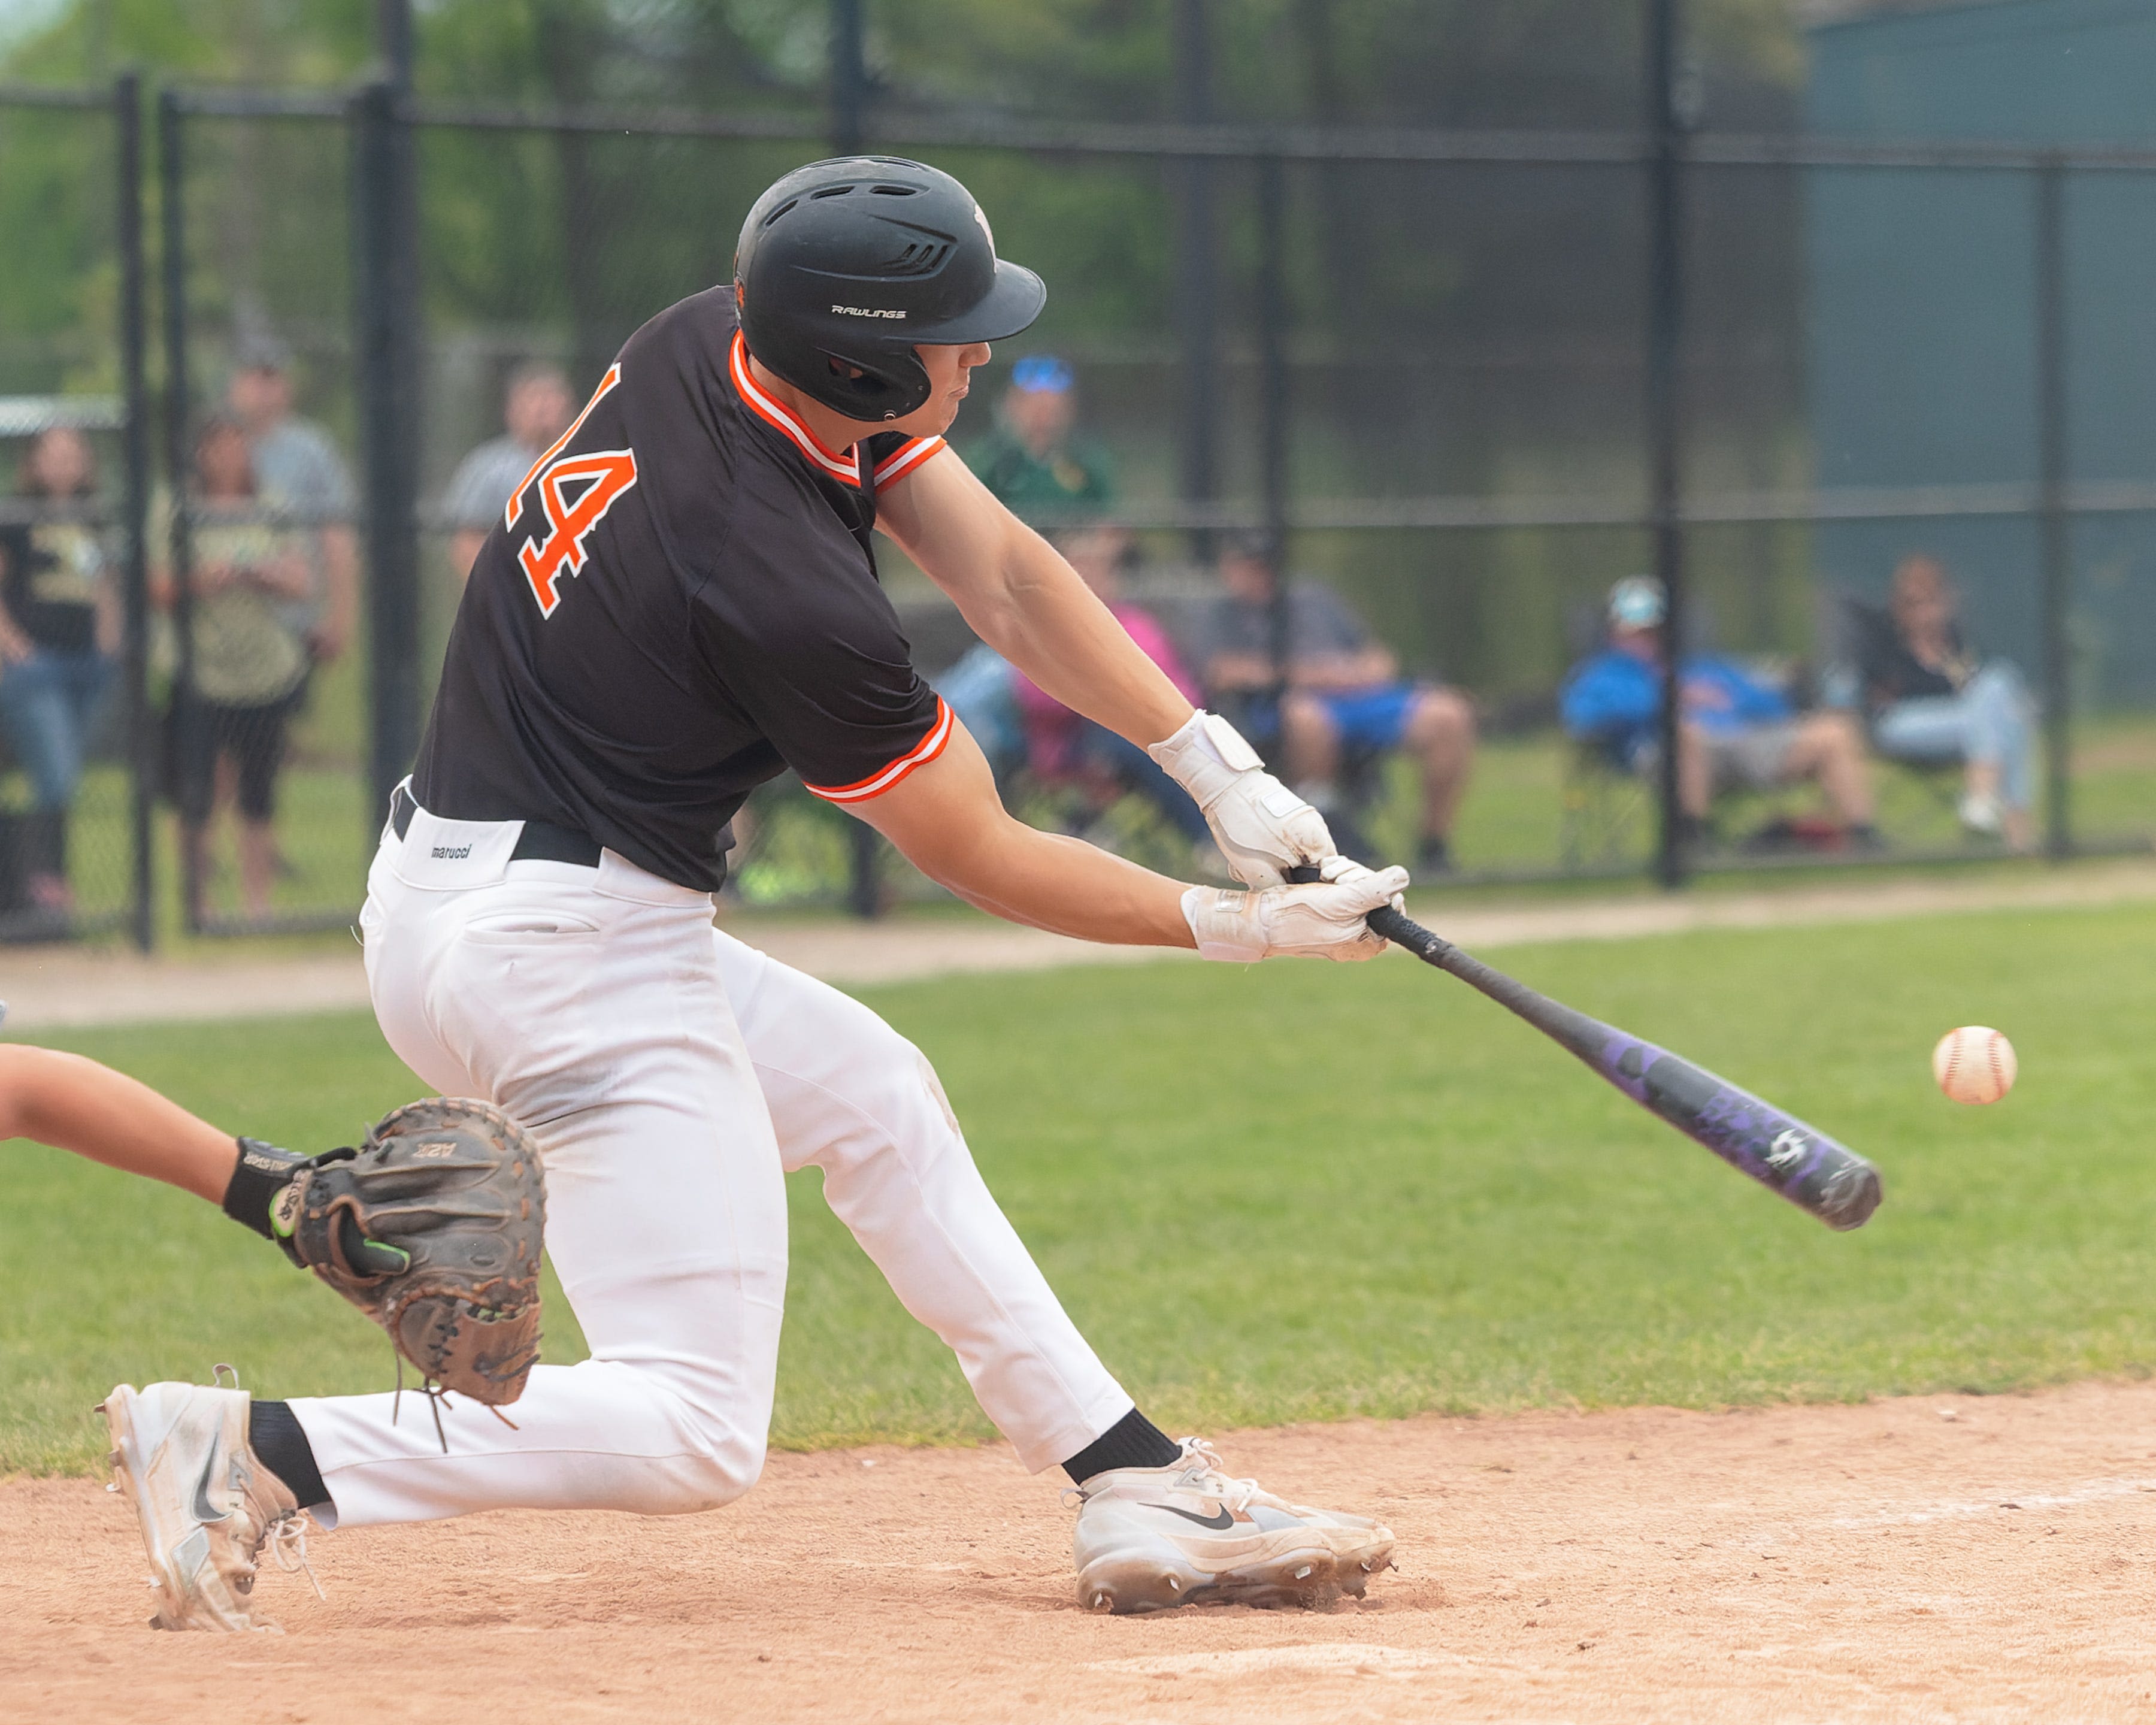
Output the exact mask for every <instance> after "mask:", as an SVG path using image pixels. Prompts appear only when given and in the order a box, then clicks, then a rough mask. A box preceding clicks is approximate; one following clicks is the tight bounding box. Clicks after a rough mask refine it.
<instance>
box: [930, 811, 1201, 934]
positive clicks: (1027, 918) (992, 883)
mask: <svg viewBox="0 0 2156 1725" xmlns="http://www.w3.org/2000/svg"><path fill="white" fill-rule="evenodd" d="M1011 827H1012V829H1013V830H1012V831H1011V832H1010V833H1009V834H1008V835H1006V836H1005V837H1004V839H1003V840H1002V842H1001V843H999V844H998V845H995V846H993V848H991V849H989V850H988V851H987V852H986V853H985V854H980V855H975V856H973V857H971V858H968V859H967V860H966V861H965V862H964V863H963V864H962V865H959V866H957V867H956V868H955V869H953V870H952V872H951V874H950V875H949V877H948V878H945V879H942V880H941V884H942V885H943V886H947V887H948V888H949V889H950V890H951V891H952V892H955V893H956V894H957V896H959V897H960V898H962V899H964V900H965V901H966V902H967V903H968V904H970V905H972V906H974V908H976V909H977V910H983V911H988V913H989V915H991V916H1000V917H1002V918H1003V919H1004V921H1005V922H1019V923H1023V924H1024V925H1025V926H1026V927H1029V928H1045V929H1046V930H1048V931H1049V932H1050V933H1052V934H1067V935H1070V936H1072V937H1075V938H1076V939H1079V940H1087V941H1097V942H1101V944H1102V945H1104V946H1117V947H1191V946H1193V945H1194V944H1195V942H1194V941H1193V937H1192V935H1191V932H1190V923H1189V921H1188V918H1186V917H1185V916H1184V915H1183V893H1184V891H1185V890H1186V886H1185V883H1184V882H1183V881H1180V880H1169V879H1168V877H1167V876H1166V875H1156V874H1154V873H1153V872H1152V870H1150V869H1144V868H1140V867H1139V866H1138V865H1137V864H1136V863H1133V862H1130V861H1127V860H1125V859H1124V858H1122V857H1120V856H1116V855H1111V853H1109V852H1107V851H1105V850H1100V849H1098V848H1097V847H1096V846H1094V845H1088V844H1086V842H1085V841H1084V840H1083V839H1067V838H1065V837H1063V836H1062V835H1060V834H1055V833H1043V832H1038V831H1036V830H1034V829H1033V828H1031V827H1029V826H1026V825H1024V824H1022V823H1020V822H1018V821H1013V822H1011Z"/></svg>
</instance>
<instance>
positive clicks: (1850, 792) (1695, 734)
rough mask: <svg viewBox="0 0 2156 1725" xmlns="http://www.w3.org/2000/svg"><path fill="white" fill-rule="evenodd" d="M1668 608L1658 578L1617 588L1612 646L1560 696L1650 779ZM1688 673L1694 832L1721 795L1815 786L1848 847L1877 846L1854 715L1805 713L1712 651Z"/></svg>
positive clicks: (1588, 734)
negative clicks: (1845, 834)
mask: <svg viewBox="0 0 2156 1725" xmlns="http://www.w3.org/2000/svg"><path fill="white" fill-rule="evenodd" d="M1665 611H1666V606H1665V603H1664V600H1663V597H1662V588H1661V583H1660V582H1658V581H1655V580H1652V579H1650V578H1648V577H1646V576H1644V575H1635V576H1632V577H1630V578H1628V579H1626V580H1624V581H1620V582H1619V583H1617V585H1616V586H1615V587H1614V588H1612V589H1611V590H1610V594H1609V644H1608V645H1607V646H1606V647H1604V649H1602V650H1601V651H1600V652H1599V653H1597V654H1595V655H1594V656H1593V657H1592V658H1589V659H1588V660H1585V661H1584V662H1583V663H1582V664H1580V665H1577V666H1575V667H1574V668H1573V672H1572V675H1570V676H1568V677H1567V678H1566V679H1565V680H1564V686H1563V689H1562V690H1561V691H1559V693H1558V713H1559V716H1561V717H1562V718H1563V721H1564V728H1565V731H1566V732H1567V733H1568V735H1570V736H1572V737H1574V738H1577V739H1578V740H1579V741H1581V742H1591V743H1594V744H1595V745H1596V746H1597V747H1599V748H1601V749H1602V751H1603V752H1604V753H1605V754H1607V755H1608V756H1609V758H1610V760H1611V761H1612V762H1614V763H1615V764H1617V765H1618V766H1620V767H1622V768H1625V769H1626V770H1628V771H1630V772H1634V773H1649V772H1651V771H1652V770H1653V769H1654V768H1655V763H1656V762H1657V760H1658V759H1659V757H1660V749H1661V715H1662V624H1663V621H1664V616H1665ZM1681 673H1682V679H1681V686H1682V689H1683V691H1684V693H1683V698H1684V713H1683V716H1682V717H1681V720H1680V721H1679V724H1678V729H1677V797H1678V801H1679V803H1680V806H1681V809H1682V811H1683V814H1684V818H1685V821H1686V829H1687V836H1690V837H1694V838H1697V837H1702V836H1705V834H1706V833H1707V809H1708V806H1709V804H1710V803H1712V799H1713V798H1714V795H1715V793H1717V791H1725V790H1734V789H1739V788H1742V789H1746V790H1768V789H1772V788H1775V787H1777V786H1779V785H1787V784H1797V783H1804V782H1806V781H1816V782H1817V783H1818V785H1819V787H1820V790H1821V791H1822V792H1823V793H1825V797H1826V800H1827V803H1828V805H1829V806H1830V808H1831V809H1833V811H1834V814H1835V819H1837V820H1839V821H1840V823H1841V824H1842V825H1843V826H1844V827H1845V829H1847V831H1848V834H1849V837H1850V839H1851V841H1852V842H1853V843H1854V844H1856V845H1857V846H1858V847H1860V848H1861V849H1866V850H1872V849H1876V848H1878V847H1879V845H1880V843H1881V841H1880V838H1879V832H1878V829H1877V828H1876V827H1875V826H1874V825H1873V824H1872V819H1871V816H1872V800H1871V772H1870V768H1869V767H1868V765H1867V763H1866V759H1865V754H1864V733H1863V732H1862V731H1861V729H1860V728H1859V727H1858V726H1857V725H1856V722H1855V721H1853V720H1852V719H1851V717H1850V716H1849V715H1848V714H1846V713H1842V712H1814V713H1799V712H1798V711H1796V709H1795V708H1794V707H1793V706H1790V704H1789V699H1788V697H1787V696H1784V694H1783V693H1782V692H1781V691H1779V689H1776V688H1774V686H1772V685H1769V684H1767V683H1764V682H1762V681H1761V680H1759V679H1758V677H1756V676H1754V675H1752V674H1751V673H1750V672H1749V671H1748V670H1745V669H1744V667H1743V665H1738V664H1737V663H1736V662H1735V661H1734V660H1727V659H1721V658H1717V657H1715V656H1714V655H1710V654H1696V655H1691V656H1690V657H1688V658H1686V660H1684V662H1683V664H1682V665H1681Z"/></svg>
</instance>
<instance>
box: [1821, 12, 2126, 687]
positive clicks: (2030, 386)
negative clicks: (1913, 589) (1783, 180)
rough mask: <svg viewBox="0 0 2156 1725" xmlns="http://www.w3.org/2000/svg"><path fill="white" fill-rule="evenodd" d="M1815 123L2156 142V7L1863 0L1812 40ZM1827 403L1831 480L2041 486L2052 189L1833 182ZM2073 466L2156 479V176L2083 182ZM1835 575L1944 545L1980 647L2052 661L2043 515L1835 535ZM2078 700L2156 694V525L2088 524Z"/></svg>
mask: <svg viewBox="0 0 2156 1725" xmlns="http://www.w3.org/2000/svg"><path fill="white" fill-rule="evenodd" d="M1810 39H1811V49H1812V73H1811V80H1810V85H1809V92H1808V99H1807V116H1806V117H1807V120H1808V122H1809V126H1811V128H1812V129H1813V130H1814V131H1816V132H1820V133H1823V134H1826V135H1830V136H1837V137H1847V138H1866V139H1876V140H1890V139H1891V140H1902V141H1908V140H1930V141H1993V142H2024V143H2033V144H2038V145H2057V146H2074V145H2093V146H2122V145H2132V146H2144V147H2156V0H1990V3H1974V4H1967V3H1965V4H1958V5H1923V4H1910V3H1907V0H1903V3H1901V4H1897V5H1892V6H1886V5H1869V6H1864V5H1858V6H1850V7H1845V8H1839V9H1838V11H1837V13H1835V15H1834V16H1833V17H1831V18H1829V19H1828V20H1827V21H1824V22H1820V23H1815V25H1814V27H1813V28H1812V30H1811V33H1810ZM1808 189H1809V198H1808V200H1807V201H1808V205H1809V209H1808V216H1809V236H1808V246H1809V260H1810V283H1809V290H1810V318H1811V343H1810V352H1811V362H1810V393H1811V396H1810V413H1811V421H1812V429H1813V433H1814V442H1815V450H1816V459H1817V463H1818V477H1819V482H1820V485H1822V486H1824V487H1829V488H1838V487H1843V486H1908V485H2005V486H2013V485H2033V484H2034V482H2035V480H2036V478H2037V475H2038V459H2039V450H2038V424H2037V417H2036V398H2037V382H2038V378H2037V368H2036V355H2037V337H2036V295H2037V280H2038V278H2037V273H2036V256H2037V247H2036V239H2037V217H2036V210H2037V196H2036V186H2035V176H2034V175H2033V174H2031V173H2029V172H2020V171H1984V170H1969V169H1954V170H1938V169H1932V170H1914V169H1912V170H1906V171H1905V170H1901V169H1886V168H1847V169H1818V170H1814V171H1812V172H1811V173H1810V176H1809V188H1808ZM2063 214H2064V245H2063V254H2064V265H2065V276H2064V282H2065V288H2066V295H2065V298H2066V356H2067V357H2066V393H2067V400H2068V411H2067V415H2066V434H2067V460H2068V471H2069V475H2070V476H2071V479H2072V480H2075V481H2076V482H2089V481H2112V480H2124V481H2134V482H2139V483H2142V484H2147V483H2149V482H2151V481H2156V172H2130V173H2129V172H2076V173H2072V174H2070V175H2068V176H2067V177H2066V180H2065V183H2064V196H2063ZM1813 543H1814V556H1815V563H1816V567H1817V569H1818V572H1819V576H1820V579H1821V580H1822V581H1823V582H1825V583H1829V584H1830V585H1833V586H1837V587H1841V588H1850V589H1852V590H1855V591H1857V592H1860V593H1879V592H1881V590H1883V588H1884V587H1885V585H1886V579H1887V577H1888V574H1889V573H1890V572H1891V571H1892V567H1893V565H1894V563H1895V562H1896V561H1897V558H1899V557H1901V556H1902V555H1903V554H1905V553H1906V552H1911V551H1917V550H1925V551H1932V552H1937V553H1938V555H1940V556H1941V557H1943V558H1944V559H1945V560H1946V561H1947V562H1948V566H1949V567H1951V568H1952V569H1953V571H1954V572H1955V574H1956V576H1957V578H1958V579H1959V581H1960V582H1961V584H1962V586H1963V591H1964V593H1966V595H1967V597H1968V600H1969V621H1970V624H1971V625H1972V632H1973V634H1974V636H1975V638H1976V640H1977V644H1979V646H1981V647H1983V648H1984V649H1986V650H1987V651H1990V652H1995V653H2001V654H2005V655H2007V656H2010V657H2012V658H2015V659H2016V660H2019V661H2020V664H2021V665H2022V668H2023V669H2024V670H2025V671H2027V672H2029V673H2030V675H2031V676H2032V678H2033V677H2034V676H2035V675H2037V674H2038V673H2039V671H2040V651H2039V642H2040V617H2039V611H2038V603H2037V591H2038V578H2039V557H2040V533H2039V526H2038V523H2037V522H2036V521H2035V520H2034V519H2033V518H2031V517H2030V516H2026V515H2019V516H2015V515H2005V516H1989V517H1979V518H1974V519H1972V518H1963V519H1959V520H1936V519H1935V520H1917V521H1876V522H1872V521H1865V522H1832V523H1822V524H1821V525H1820V526H1819V527H1817V528H1816V529H1815V535H1814V541H1813ZM2073 565H2074V583H2075V605H2074V610H2073V614H2072V623H2071V639H2072V642H2073V652H2074V660H2075V667H2074V677H2075V685H2076V694H2077V696H2080V697H2081V698H2082V699H2086V700H2090V701H2097V702H2100V703H2102V704H2104V705H2121V704H2128V703H2131V704H2135V705H2139V704H2146V703H2156V514H2149V513H2138V514H2123V515H2103V516H2083V517H2082V518H2081V519H2080V520H2079V521H2077V522H2076V526H2075V528H2074V557H2073Z"/></svg>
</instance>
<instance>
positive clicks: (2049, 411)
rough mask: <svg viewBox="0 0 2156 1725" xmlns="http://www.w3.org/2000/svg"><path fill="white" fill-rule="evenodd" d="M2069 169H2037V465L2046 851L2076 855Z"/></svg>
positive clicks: (2053, 162) (2054, 165) (2050, 161)
mask: <svg viewBox="0 0 2156 1725" xmlns="http://www.w3.org/2000/svg"><path fill="white" fill-rule="evenodd" d="M2066 437H2067V426H2066V168H2065V167H2064V165H2063V164H2062V163H2061V162H2059V161H2058V160H2057V159H2056V157H2049V158H2046V160H2045V162H2043V163H2042V164H2041V165H2040V167H2038V168H2037V170H2036V461H2037V487H2038V493H2039V497H2038V508H2039V511H2040V518H2041V525H2042V531H2043V565H2042V567H2043V575H2042V588H2041V594H2042V603H2043V608H2044V624H2043V644H2044V766H2045V773H2044V778H2045V784H2044V827H2045V833H2044V850H2045V854H2046V855H2048V856H2049V857H2050V858H2051V860H2052V861H2054V862H2063V861H2065V860H2066V858H2067V857H2069V856H2071V855H2072V854H2073V849H2074V837H2073V817H2072V805H2071V790H2072V780H2071V767H2072V751H2073V712H2074V691H2073V667H2072V665H2071V660H2070V658H2069V653H2068V647H2069V643H2068V640H2067V623H2068V619H2069V614H2070V613H2071V608H2072V604H2073V581H2074V569H2073V531H2074V523H2073V516H2072V515H2071V512H2070V511H2069V510H2068V507H2067V498H2066V481H2067V471H2066V462H2067V442H2066Z"/></svg>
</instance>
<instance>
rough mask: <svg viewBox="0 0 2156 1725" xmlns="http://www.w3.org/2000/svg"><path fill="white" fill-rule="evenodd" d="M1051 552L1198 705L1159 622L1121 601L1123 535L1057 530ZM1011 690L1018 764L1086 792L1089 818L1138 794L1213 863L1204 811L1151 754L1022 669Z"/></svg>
mask: <svg viewBox="0 0 2156 1725" xmlns="http://www.w3.org/2000/svg"><path fill="white" fill-rule="evenodd" d="M1058 548H1059V549H1060V551H1061V552H1063V555H1064V557H1065V558H1066V559H1067V560H1068V561H1069V562H1070V567H1072V568H1074V569H1075V570H1076V571H1077V572H1078V573H1079V574H1080V576H1081V577H1082V578H1084V580H1085V583H1086V586H1088V587H1090V588H1092V589H1093V591H1094V593H1096V595H1098V597H1099V598H1100V600H1101V603H1102V604H1104V605H1106V607H1107V608H1108V609H1109V611H1110V612H1111V613H1112V614H1114V616H1115V619H1116V622H1118V623H1120V624H1122V626H1123V629H1124V630H1125V632H1126V633H1127V634H1129V636H1130V638H1131V639H1132V640H1134V641H1136V642H1137V644H1138V648H1139V649H1140V650H1141V651H1142V652H1143V653H1144V655H1146V657H1147V658H1148V659H1150V660H1152V662H1153V663H1154V664H1155V665H1158V666H1159V667H1160V668H1161V670H1163V671H1165V672H1166V673H1167V674H1168V681H1170V682H1171V683H1173V684H1174V685H1175V686H1176V687H1177V688H1178V690H1179V691H1182V693H1183V697H1184V698H1185V699H1186V700H1188V701H1189V702H1190V704H1191V705H1192V706H1202V705H1203V704H1204V703H1203V701H1201V699H1200V696H1199V686H1198V680H1197V679H1196V678H1195V677H1193V676H1192V675H1190V672H1189V671H1188V669H1186V668H1185V666H1184V665H1183V655H1181V654H1180V653H1178V652H1177V651H1176V648H1175V643H1174V642H1173V640H1171V639H1169V638H1168V631H1167V630H1166V629H1163V628H1162V627H1161V624H1160V620H1159V619H1158V618H1156V617H1155V616H1154V615H1153V614H1152V613H1151V612H1150V611H1148V610H1147V609H1146V608H1144V607H1143V606H1142V605H1135V604H1132V603H1130V602H1129V601H1128V600H1127V599H1125V598H1123V596H1122V565H1123V560H1124V558H1125V557H1127V555H1128V554H1129V552H1130V548H1131V537H1130V535H1129V533H1128V532H1127V531H1125V530H1124V529H1123V528H1122V527H1120V526H1114V525H1112V524H1110V523H1107V522H1101V523H1098V524H1096V525H1094V526H1088V527H1081V528H1079V529H1077V530H1075V531H1071V532H1068V533H1065V535H1063V536H1062V537H1061V538H1060V540H1059V541H1058ZM1011 691H1012V693H1013V695H1014V696H1015V698H1016V700H1017V703H1018V710H1019V715H1020V716H1021V718H1022V719H1023V721H1024V726H1025V738H1026V763H1027V765H1028V766H1029V768H1031V769H1032V771H1033V773H1034V776H1035V777H1036V778H1041V779H1044V780H1072V779H1075V780H1077V781H1079V782H1080V783H1081V784H1084V785H1086V787H1087V788H1089V789H1090V790H1091V792H1092V793H1093V797H1092V800H1093V806H1094V809H1095V812H1096V813H1101V812H1105V811H1106V809H1107V808H1108V806H1109V805H1110V804H1111V803H1114V801H1115V800H1116V798H1118V797H1121V796H1122V795H1124V794H1125V793H1131V794H1133V795H1136V796H1140V797H1142V798H1145V799H1146V801H1147V802H1148V803H1152V806H1153V807H1154V808H1155V809H1158V810H1159V811H1160V813H1161V814H1162V815H1163V817H1164V818H1165V819H1167V821H1168V824H1169V825H1171V826H1173V828H1174V829H1176V830H1177V831H1178V833H1180V834H1183V837H1184V838H1185V839H1188V840H1189V841H1190V843H1191V845H1193V847H1195V848H1197V849H1198V850H1199V853H1200V862H1201V865H1202V866H1204V869H1205V870H1206V871H1207V872H1212V871H1213V870H1214V869H1216V868H1217V867H1218V866H1219V864H1218V860H1217V854H1216V853H1215V852H1214V849H1213V841H1212V835H1211V834H1210V833H1209V831H1208V830H1207V829H1206V825H1205V817H1204V814H1203V813H1201V812H1200V811H1199V807H1198V805H1197V804H1196V803H1193V802H1192V801H1191V800H1190V797H1189V793H1187V792H1186V791H1184V790H1183V788H1182V787H1181V786H1180V785H1178V784H1177V783H1176V782H1175V781H1174V780H1173V779H1172V778H1169V777H1168V775H1167V773H1163V771H1161V769H1160V766H1159V763H1158V762H1156V761H1155V760H1154V759H1153V758H1152V756H1150V755H1148V754H1147V752H1145V751H1144V750H1143V749H1142V748H1141V747H1138V745H1137V744H1136V743H1134V742H1131V741H1130V740H1129V739H1128V738H1127V737H1119V736H1117V735H1116V733H1115V732H1112V731H1111V730H1109V729H1108V728H1107V727H1106V726H1104V725H1097V724H1096V723H1094V721H1092V720H1091V719H1088V718H1085V717H1082V716H1080V715H1079V714H1077V713H1074V712H1073V711H1070V708H1069V707H1067V706H1064V705H1063V703H1062V702H1061V701H1058V700H1056V699H1055V696H1052V695H1050V694H1047V693H1046V692H1045V691H1042V690H1040V689H1039V688H1037V687H1036V686H1034V683H1033V682H1032V680H1030V679H1029V678H1028V677H1026V676H1025V675H1024V674H1023V673H1022V672H1019V671H1017V670H1014V671H1013V672H1012V673H1011Z"/></svg>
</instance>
